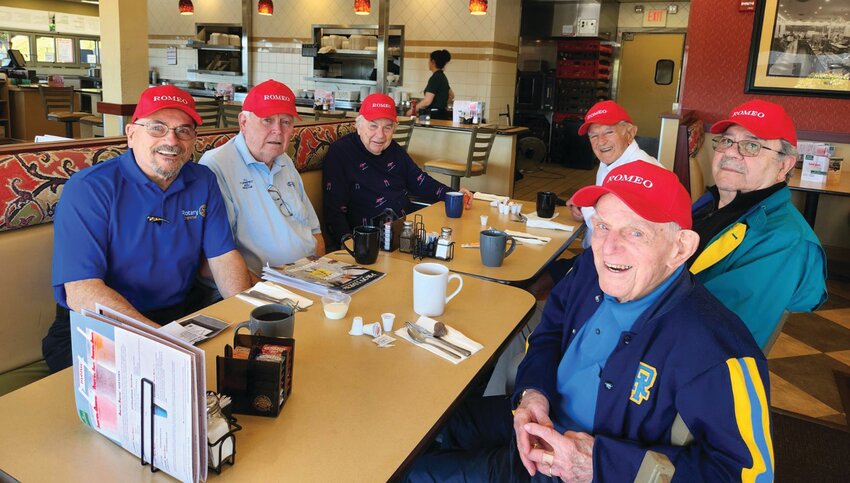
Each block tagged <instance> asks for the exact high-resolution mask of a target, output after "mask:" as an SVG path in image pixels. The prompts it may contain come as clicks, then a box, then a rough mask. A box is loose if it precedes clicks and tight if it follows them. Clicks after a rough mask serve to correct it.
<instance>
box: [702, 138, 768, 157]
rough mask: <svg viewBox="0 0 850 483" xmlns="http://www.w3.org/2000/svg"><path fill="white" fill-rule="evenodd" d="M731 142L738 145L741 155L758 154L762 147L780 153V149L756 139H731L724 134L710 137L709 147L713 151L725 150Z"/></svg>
mask: <svg viewBox="0 0 850 483" xmlns="http://www.w3.org/2000/svg"><path fill="white" fill-rule="evenodd" d="M733 144H737V145H738V153H739V154H740V155H741V156H746V157H750V158H751V157H753V156H758V155H759V153H760V152H761V150H762V149H767V150H768V151H773V152H774V153H780V154H781V153H782V151H779V150H776V149H770V148H767V147H764V146H762V144H761V143H760V142H758V141H752V140H750V139H742V140H741V141H733V140H731V139H729V138H727V137H726V136H717V137H715V138H712V139H711V147H712V148H713V149H714V150H715V151H720V152H722V151H726V150H727V149H729V147H731V146H732V145H733Z"/></svg>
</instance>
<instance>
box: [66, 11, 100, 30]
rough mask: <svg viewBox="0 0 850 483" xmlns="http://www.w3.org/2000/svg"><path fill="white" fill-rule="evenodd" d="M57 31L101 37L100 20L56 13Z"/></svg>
mask: <svg viewBox="0 0 850 483" xmlns="http://www.w3.org/2000/svg"><path fill="white" fill-rule="evenodd" d="M55 15H56V20H55V22H56V31H57V32H59V33H63V34H81V35H100V18H98V17H91V16H88V15H72V14H70V13H56V14H55Z"/></svg>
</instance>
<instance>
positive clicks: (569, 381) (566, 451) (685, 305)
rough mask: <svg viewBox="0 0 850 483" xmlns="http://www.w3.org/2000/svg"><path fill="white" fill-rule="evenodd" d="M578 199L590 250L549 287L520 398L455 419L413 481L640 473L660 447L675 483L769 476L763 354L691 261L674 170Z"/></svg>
mask: <svg viewBox="0 0 850 483" xmlns="http://www.w3.org/2000/svg"><path fill="white" fill-rule="evenodd" d="M573 200H574V202H576V203H577V204H578V205H579V206H593V207H595V209H596V214H595V215H594V217H593V223H594V229H593V237H592V241H591V250H588V251H587V252H585V254H583V255H581V256H580V257H579V258H578V259H577V261H576V264H575V266H574V267H573V269H572V271H571V272H570V273H569V274H568V275H567V277H566V278H565V279H564V280H563V281H562V282H561V283H559V284H558V285H557V286H556V287H555V289H554V290H553V292H552V294H551V295H550V297H549V301H548V302H547V304H546V307H545V309H544V311H543V318H542V321H541V323H540V325H539V326H538V327H537V329H535V331H534V333H533V334H532V335H531V337H530V338H529V348H528V354H527V355H526V357H525V359H524V360H523V362H522V364H521V365H520V367H519V371H518V374H517V379H516V392H515V394H514V396H513V398H512V401H511V402H510V404H509V403H507V402H503V403H502V407H501V409H500V410H494V408H498V403H497V404H495V405H493V404H481V408H487V409H489V410H478V411H470V412H468V413H467V414H466V415H465V417H466V419H465V421H462V422H460V423H458V422H457V421H453V422H452V423H451V424H450V425H449V427H448V428H447V432H446V434H445V435H444V436H445V437H444V439H443V442H444V446H443V447H442V448H441V449H440V450H439V451H436V452H435V453H431V454H429V455H427V456H426V457H424V458H423V460H422V461H421V462H418V463H417V464H416V465H415V467H414V471H413V472H412V473H411V475H410V479H412V480H425V479H447V478H449V479H450V478H451V477H457V476H459V475H460V474H463V477H464V479H466V480H488V479H490V480H492V479H494V478H497V479H519V480H525V479H529V478H533V479H534V480H539V479H544V480H547V479H549V478H560V479H563V480H565V481H615V482H620V481H633V480H634V479H635V476H636V475H637V474H638V472H639V471H640V469H641V466H642V465H644V464H649V465H651V464H652V462H653V461H654V460H656V459H658V458H660V455H664V456H666V457H667V458H668V459H669V460H670V462H671V463H672V465H673V466H674V467H675V474H674V481H688V482H690V481H712V482H714V481H771V480H772V479H773V458H772V456H773V451H772V442H771V435H770V414H769V399H768V397H769V389H768V379H767V377H768V371H767V362H766V360H765V358H764V356H763V354H762V352H761V351H760V350H759V348H758V346H756V344H755V341H754V340H753V337H752V335H750V333H749V331H748V330H747V329H746V327H745V326H744V325H743V323H742V322H741V320H740V319H739V318H738V317H737V316H736V315H735V314H733V313H732V312H730V311H729V310H728V309H726V308H725V307H724V306H723V305H722V304H721V303H720V302H719V301H717V299H715V298H714V297H713V296H712V295H711V294H710V293H709V292H708V291H707V290H706V289H705V288H704V287H703V286H702V285H700V284H699V283H698V282H696V281H695V280H694V279H693V277H692V276H691V275H690V273H689V272H688V271H687V270H686V269H685V268H684V264H685V262H686V260H688V258H689V257H690V256H691V255H692V254H693V252H694V250H695V249H696V246H697V243H698V238H699V236H698V235H697V234H696V233H695V232H693V231H692V230H690V227H691V213H690V199H689V197H688V194H687V193H686V192H685V190H684V188H683V187H682V186H681V184H680V183H679V182H678V179H677V178H676V176H675V175H674V174H673V173H671V172H669V171H667V170H665V169H664V168H660V167H657V166H653V165H650V164H648V163H644V162H640V161H637V162H634V163H630V164H628V165H625V166H622V167H620V168H618V169H615V170H613V171H612V172H611V173H609V175H608V176H607V178H606V179H605V182H604V183H603V185H602V186H590V187H586V188H583V189H582V190H580V191H579V192H578V193H576V195H575V196H574V197H573ZM503 401H505V400H503ZM511 407H513V408H515V409H516V411H515V413H514V416H513V419H512V426H513V434H511V422H510V421H507V422H506V420H509V419H510V412H509V409H510V408H511ZM499 411H500V412H499ZM677 415H678V416H677ZM494 416H495V417H494ZM677 418H680V420H681V421H682V422H683V423H684V425H685V426H686V427H687V429H688V430H689V431H690V433H691V434H692V435H693V440H692V441H691V442H690V444H688V445H685V446H676V445H674V444H673V443H672V442H671V428H672V427H673V426H674V422H675V421H676V420H677ZM456 419H458V418H456ZM461 428H462V429H461ZM494 428H501V429H494ZM505 428H506V429H505ZM452 432H456V433H457V434H460V436H457V434H455V435H452V434H450V433H452ZM499 432H501V433H503V434H502V435H501V437H502V438H503V439H502V440H501V441H499V437H496V436H494V434H496V433H499ZM479 434H480V435H483V436H481V437H478V435H479ZM511 440H513V441H511ZM458 441H463V443H461V444H458V445H456V446H455V447H450V445H453V444H455V443H457V442H458ZM470 441H477V442H476V443H475V444H469V442H470ZM460 446H466V447H465V448H460ZM514 447H515V448H516V450H515V451H514V450H513V448H514ZM461 449H462V450H464V451H466V453H463V452H461V451H459V450H461ZM661 459H663V458H661ZM645 461H646V462H647V463H645ZM423 467H425V468H424V471H423ZM423 473H424V474H423Z"/></svg>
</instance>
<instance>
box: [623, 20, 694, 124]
mask: <svg viewBox="0 0 850 483" xmlns="http://www.w3.org/2000/svg"><path fill="white" fill-rule="evenodd" d="M684 50H685V34H684V33H673V34H655V33H641V34H638V33H629V32H626V33H624V34H623V42H622V50H621V52H620V73H619V76H618V77H619V84H618V88H617V103H618V104H620V105H621V106H623V108H625V109H626V111H627V112H628V113H629V115H630V116H631V118H632V121H633V122H634V124H635V125H636V126H637V127H638V136H646V137H652V138H658V135H659V133H660V131H661V119H659V117H658V115H659V114H660V113H662V112H667V111H669V110H670V109H671V107H672V105H673V103H674V102H677V100H678V96H679V79H680V76H681V74H682V57H683V54H684Z"/></svg>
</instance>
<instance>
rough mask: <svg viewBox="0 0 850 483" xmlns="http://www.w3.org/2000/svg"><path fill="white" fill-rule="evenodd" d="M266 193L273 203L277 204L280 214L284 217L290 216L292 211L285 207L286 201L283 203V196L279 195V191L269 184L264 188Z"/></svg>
mask: <svg viewBox="0 0 850 483" xmlns="http://www.w3.org/2000/svg"><path fill="white" fill-rule="evenodd" d="M266 191H268V192H269V195H271V197H272V199H273V200H274V201H275V203H277V207H278V209H279V210H280V212H281V213H283V214H284V215H286V216H292V210H290V209H289V205H287V204H286V201H284V199H283V195H281V194H280V191H278V189H277V188H275V186H274V185H271V184H270V185H269V187H268V188H266ZM284 210H286V211H284Z"/></svg>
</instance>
